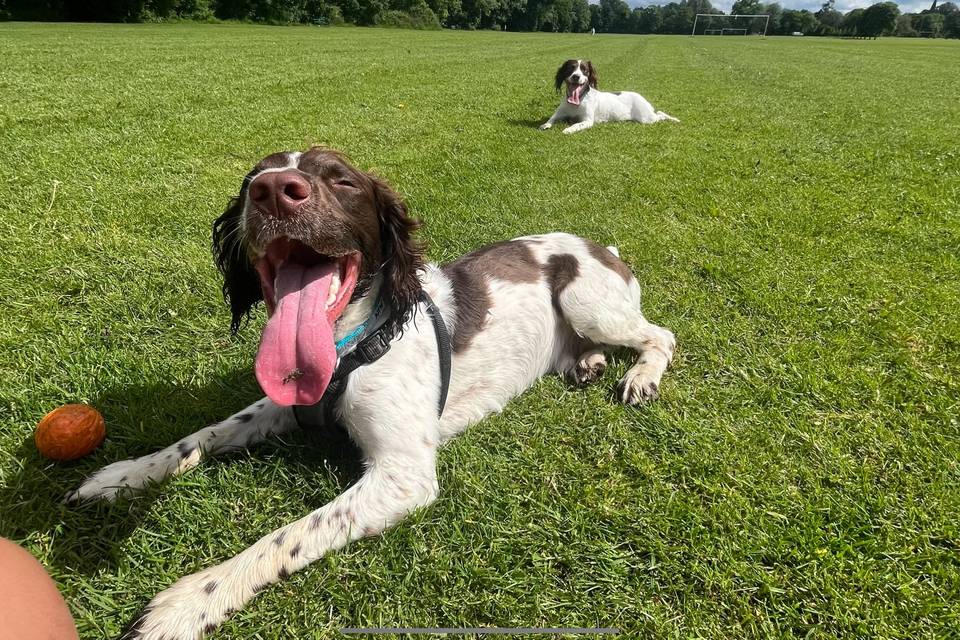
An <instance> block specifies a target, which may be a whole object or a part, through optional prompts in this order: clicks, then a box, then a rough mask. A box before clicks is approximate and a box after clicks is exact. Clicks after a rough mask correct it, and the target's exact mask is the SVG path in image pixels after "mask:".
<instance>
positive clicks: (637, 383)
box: [617, 371, 660, 405]
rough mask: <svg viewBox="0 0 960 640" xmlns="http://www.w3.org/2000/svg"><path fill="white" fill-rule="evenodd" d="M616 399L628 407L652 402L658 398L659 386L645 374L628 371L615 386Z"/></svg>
mask: <svg viewBox="0 0 960 640" xmlns="http://www.w3.org/2000/svg"><path fill="white" fill-rule="evenodd" d="M617 397H619V398H620V402H622V403H623V404H628V405H634V404H644V403H647V402H653V401H654V400H656V399H657V398H659V397H660V386H659V385H658V384H657V381H656V380H652V379H651V376H650V375H648V374H647V373H646V372H643V371H639V372H633V371H628V372H627V375H626V376H624V377H623V379H622V380H621V381H620V384H618V385H617Z"/></svg>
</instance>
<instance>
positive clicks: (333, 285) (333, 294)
mask: <svg viewBox="0 0 960 640" xmlns="http://www.w3.org/2000/svg"><path fill="white" fill-rule="evenodd" d="M339 291H340V279H339V278H338V277H336V276H334V277H333V280H332V281H331V282H330V293H329V294H328V295H327V306H328V307H329V306H331V305H332V304H333V303H334V302H336V300H337V292H339Z"/></svg>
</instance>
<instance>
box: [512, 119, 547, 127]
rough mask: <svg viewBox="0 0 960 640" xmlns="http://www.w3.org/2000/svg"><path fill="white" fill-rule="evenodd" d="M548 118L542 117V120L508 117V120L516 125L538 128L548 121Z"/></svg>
mask: <svg viewBox="0 0 960 640" xmlns="http://www.w3.org/2000/svg"><path fill="white" fill-rule="evenodd" d="M546 121H547V119H546V118H541V119H540V120H532V119H529V118H520V119H517V118H507V122H508V123H509V124H510V125H512V126H514V127H521V128H523V129H538V128H540V125H542V124H543V123H544V122H546Z"/></svg>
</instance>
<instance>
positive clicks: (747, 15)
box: [690, 13, 770, 36]
mask: <svg viewBox="0 0 960 640" xmlns="http://www.w3.org/2000/svg"><path fill="white" fill-rule="evenodd" d="M701 17H703V18H734V19H737V18H751V19H752V18H766V20H764V22H763V34H762V35H763V36H766V35H767V27H768V26H769V25H770V14H769V13H731V14H730V15H727V14H725V13H698V14H697V15H695V16H694V17H693V30H692V31H691V32H690V35H691V36H695V35H697V21H698V20H699V19H700V18H701ZM710 31H716V29H711V30H710ZM704 34H706V31H704Z"/></svg>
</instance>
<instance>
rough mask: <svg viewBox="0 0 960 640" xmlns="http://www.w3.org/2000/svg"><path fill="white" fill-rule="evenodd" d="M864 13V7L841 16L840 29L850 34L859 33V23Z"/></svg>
mask: <svg viewBox="0 0 960 640" xmlns="http://www.w3.org/2000/svg"><path fill="white" fill-rule="evenodd" d="M864 13H866V9H854V10H853V11H850V12H849V13H847V14H846V15H845V16H843V22H841V23H840V29H841V30H842V31H843V33H846V34H847V35H852V36H855V35H861V34H860V23H861V21H862V20H863V14H864Z"/></svg>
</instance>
